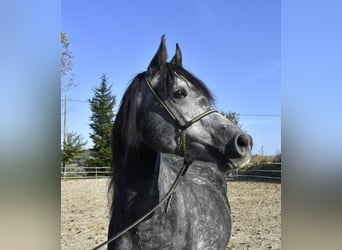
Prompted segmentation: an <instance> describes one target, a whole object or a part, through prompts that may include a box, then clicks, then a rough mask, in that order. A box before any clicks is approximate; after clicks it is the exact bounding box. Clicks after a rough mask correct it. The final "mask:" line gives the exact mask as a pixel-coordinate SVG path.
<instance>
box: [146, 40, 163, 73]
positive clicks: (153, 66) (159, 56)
mask: <svg viewBox="0 0 342 250" xmlns="http://www.w3.org/2000/svg"><path fill="white" fill-rule="evenodd" d="M166 58H167V51H166V45H165V35H162V37H161V42H160V45H159V48H158V50H157V52H156V54H155V55H154V57H153V58H152V61H151V62H150V65H149V66H148V72H149V73H150V74H154V73H156V72H157V71H158V69H159V67H160V65H162V64H164V63H165V62H166Z"/></svg>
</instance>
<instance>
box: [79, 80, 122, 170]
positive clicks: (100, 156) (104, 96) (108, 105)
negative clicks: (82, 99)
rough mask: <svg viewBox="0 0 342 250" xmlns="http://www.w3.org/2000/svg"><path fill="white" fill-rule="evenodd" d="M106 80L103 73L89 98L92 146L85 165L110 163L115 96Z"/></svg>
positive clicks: (96, 165) (97, 165) (93, 165)
mask: <svg viewBox="0 0 342 250" xmlns="http://www.w3.org/2000/svg"><path fill="white" fill-rule="evenodd" d="M107 80H108V79H107V77H106V75H105V74H103V75H102V76H101V85H100V86H99V87H95V88H94V92H95V94H94V96H93V98H92V99H90V100H89V103H90V108H91V111H92V112H93V114H92V116H91V117H90V120H91V123H90V124H89V125H90V128H91V129H92V130H93V133H91V134H90V138H91V139H92V141H93V143H94V146H93V148H92V149H91V156H92V158H91V159H88V160H87V161H86V162H85V165H86V166H87V167H108V166H110V163H111V132H112V127H113V123H114V112H113V107H114V105H115V102H116V97H115V96H113V95H112V94H111V88H112V86H111V85H110V86H108V85H107ZM87 170H88V171H92V172H94V169H91V168H88V169H87ZM100 171H105V169H99V170H98V172H100ZM88 174H89V175H91V174H90V173H88ZM92 175H94V174H92Z"/></svg>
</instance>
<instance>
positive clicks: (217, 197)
mask: <svg viewBox="0 0 342 250" xmlns="http://www.w3.org/2000/svg"><path fill="white" fill-rule="evenodd" d="M135 233H136V236H137V238H138V244H139V246H140V247H141V249H226V245H227V243H228V239H229V235H230V215H229V208H228V202H227V200H226V197H223V196H222V194H221V193H220V192H218V191H217V190H215V188H213V187H208V186H205V185H203V184H198V183H197V184H196V183H194V185H183V186H180V188H179V190H177V192H176V193H175V194H174V197H173V198H172V200H171V203H170V207H169V209H168V212H167V213H165V210H163V209H160V210H159V211H157V212H156V213H155V214H154V215H153V216H152V217H151V218H150V219H148V220H146V221H145V222H143V223H142V224H141V225H139V226H138V228H137V229H136V231H135Z"/></svg>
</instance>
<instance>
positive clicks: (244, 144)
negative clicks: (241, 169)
mask: <svg viewBox="0 0 342 250" xmlns="http://www.w3.org/2000/svg"><path fill="white" fill-rule="evenodd" d="M252 143H253V142H252V137H250V136H249V135H247V134H240V135H238V136H237V137H236V140H235V147H236V150H237V152H238V153H239V154H240V155H241V156H244V155H246V154H247V153H248V151H249V150H250V149H251V148H252Z"/></svg>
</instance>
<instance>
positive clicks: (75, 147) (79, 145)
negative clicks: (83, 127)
mask: <svg viewBox="0 0 342 250" xmlns="http://www.w3.org/2000/svg"><path fill="white" fill-rule="evenodd" d="M86 144H87V142H84V141H83V138H82V136H81V135H80V134H78V135H77V134H76V133H73V132H71V133H67V134H66V140H65V142H64V143H63V150H62V164H63V168H62V172H63V173H64V175H65V173H66V169H65V166H66V164H68V163H70V162H72V161H73V160H75V159H76V157H78V156H79V155H80V154H81V153H83V152H84V150H83V146H85V145H86Z"/></svg>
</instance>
